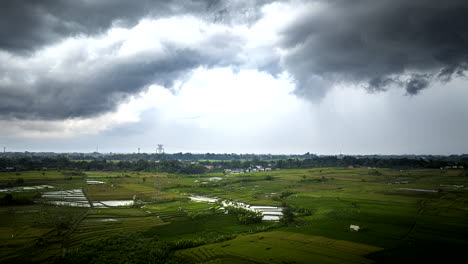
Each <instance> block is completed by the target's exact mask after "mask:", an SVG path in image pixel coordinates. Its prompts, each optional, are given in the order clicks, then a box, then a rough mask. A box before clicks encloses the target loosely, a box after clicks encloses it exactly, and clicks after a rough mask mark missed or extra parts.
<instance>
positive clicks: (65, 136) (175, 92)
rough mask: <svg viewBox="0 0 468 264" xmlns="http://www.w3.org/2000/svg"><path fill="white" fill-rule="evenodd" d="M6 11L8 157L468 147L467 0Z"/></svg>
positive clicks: (4, 139)
mask: <svg viewBox="0 0 468 264" xmlns="http://www.w3.org/2000/svg"><path fill="white" fill-rule="evenodd" d="M0 6H1V8H0V147H6V149H7V151H18V152H24V151H30V152H86V153H89V152H93V151H95V150H96V146H99V152H102V153H109V152H116V153H125V152H126V153H134V152H137V149H138V148H140V149H141V152H146V153H154V152H155V150H156V147H157V144H164V148H165V150H166V152H168V153H177V152H194V153H207V152H210V153H271V154H290V153H291V154H292V153H296V154H302V153H306V152H310V153H315V154H340V153H343V154H363V155H365V154H384V155H386V154H395V155H399V154H434V155H437V154H441V155H450V154H463V153H467V152H468V140H467V139H466V135H468V79H467V77H466V73H467V69H468V15H467V14H468V2H467V1H462V0H452V1H449V2H444V1H436V0H430V1H423V0H415V1H404V0H382V1H372V0H359V1H345V0H338V1H332V2H330V1H321V0H312V1H305V0H277V1H275V0H256V1H247V0H234V1H228V0H216V1H215V0H187V1H137V2H135V1H124V0H114V1H111V0H105V1H98V2H97V1H86V0H74V1H72V0H67V1H58V0H47V1H27V0H24V1H4V2H2V3H1V4H0ZM2 150H3V149H2Z"/></svg>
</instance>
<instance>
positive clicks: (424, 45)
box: [281, 0, 468, 100]
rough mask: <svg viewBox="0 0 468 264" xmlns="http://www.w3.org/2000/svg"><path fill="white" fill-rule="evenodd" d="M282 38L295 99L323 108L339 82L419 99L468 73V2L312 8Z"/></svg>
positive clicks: (340, 2) (340, 1)
mask: <svg viewBox="0 0 468 264" xmlns="http://www.w3.org/2000/svg"><path fill="white" fill-rule="evenodd" d="M304 3H307V8H306V9H305V10H306V11H305V12H302V14H301V15H300V16H298V17H297V18H296V19H295V20H294V21H293V22H292V23H291V24H289V25H288V26H287V27H286V28H285V29H283V30H282V33H281V36H282V41H281V47H282V48H283V49H284V50H285V51H286V55H285V56H284V58H283V66H284V68H285V69H287V70H288V71H289V72H290V73H291V74H292V75H293V77H294V79H295V81H296V84H297V88H296V94H298V95H299V96H306V97H308V98H309V99H313V100H317V99H320V98H321V97H323V95H324V94H325V93H326V92H327V90H328V89H329V88H330V86H331V85H332V84H334V83H337V82H345V83H350V82H351V83H358V84H361V85H363V86H365V87H366V88H367V89H369V90H370V91H382V90H386V89H388V88H389V87H391V86H392V85H396V86H402V87H404V88H405V89H406V91H407V94H410V95H414V94H417V93H419V92H420V91H421V90H422V89H424V88H426V87H428V86H429V85H430V84H431V81H447V80H450V79H451V78H453V77H454V76H461V75H463V74H464V72H465V71H466V69H467V66H468V2H467V1H463V0H453V1H438V0H414V1H406V0H381V1H373V0H357V1H346V0H336V1H313V2H311V1H309V2H304Z"/></svg>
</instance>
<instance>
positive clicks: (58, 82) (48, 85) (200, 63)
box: [0, 18, 243, 120]
mask: <svg viewBox="0 0 468 264" xmlns="http://www.w3.org/2000/svg"><path fill="white" fill-rule="evenodd" d="M192 21H196V20H195V19H194V18H192V19H189V21H188V22H189V23H190V22H192ZM167 23H170V22H166V23H165V24H167ZM150 24H151V23H150ZM153 24H154V23H153ZM150 26H153V25H152V24H151V25H150ZM155 26H156V27H158V26H161V25H155ZM197 37H198V38H200V39H198V40H196V41H194V42H192V43H188V44H186V43H178V42H177V41H175V40H173V41H171V40H160V39H156V40H152V41H154V43H153V44H154V45H155V47H150V48H146V47H143V48H142V50H135V49H134V48H132V47H130V48H126V46H125V45H127V44H128V45H138V44H139V43H138V41H135V42H136V43H130V44H129V43H127V42H125V41H123V42H122V41H120V40H116V41H113V42H111V43H106V44H105V45H104V46H103V47H100V48H95V47H94V48H93V47H91V46H92V45H93V44H94V43H93V41H92V40H83V39H74V40H70V41H69V43H63V44H61V45H62V46H63V47H56V48H52V49H50V50H48V51H45V52H43V53H38V54H36V55H35V56H33V57H28V58H24V57H21V56H13V55H8V54H3V55H2V56H0V61H3V62H8V61H9V62H10V63H9V64H8V63H2V66H0V117H1V118H3V119H15V118H16V119H29V120H34V119H43V120H59V119H67V118H74V117H92V116H96V115H99V114H103V113H106V112H109V111H113V110H115V108H116V107H117V106H118V105H119V104H120V103H122V102H124V101H125V100H126V99H127V98H129V97H130V96H132V95H136V94H138V93H140V92H142V91H143V90H144V89H146V88H147V87H148V86H150V85H160V86H163V87H166V88H172V87H173V86H174V82H175V81H176V80H183V79H184V78H185V77H187V76H189V75H190V72H191V71H192V70H194V69H196V68H198V67H206V68H210V67H214V66H219V67H223V66H226V65H230V64H236V63H239V62H238V61H237V60H240V59H239V58H238V57H237V56H236V53H238V51H239V50H240V49H241V45H242V43H243V42H242V39H238V37H237V36H235V35H232V34H231V33H229V32H205V33H200V34H199V35H198V36H197ZM213 39H215V40H216V41H213ZM87 41H91V43H87ZM101 45H102V44H101ZM55 52H60V54H59V55H56V54H55ZM128 52H130V53H129V54H127V53H128Z"/></svg>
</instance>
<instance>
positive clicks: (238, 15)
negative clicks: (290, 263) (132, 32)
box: [0, 0, 271, 55]
mask: <svg viewBox="0 0 468 264" xmlns="http://www.w3.org/2000/svg"><path fill="white" fill-rule="evenodd" d="M268 2H271V1H267V0H258V1H246V0H245V1H244V0H240V1H228V0H183V1H176V0H158V1H150V0H138V1H127V0H102V1H88V0H43V1H42V0H41V1H34V0H7V1H2V3H1V8H0V50H6V51H9V52H14V53H18V54H23V55H30V54H32V52H34V51H36V50H38V49H40V48H42V47H44V46H46V45H49V44H53V43H56V42H58V41H60V40H61V39H63V38H66V37H73V36H77V35H95V34H101V33H104V32H105V31H107V30H108V29H109V28H111V27H113V26H126V27H132V26H134V25H136V24H137V23H138V22H139V21H140V20H141V19H142V18H165V17H170V16H174V15H193V16H197V17H200V18H203V19H206V20H207V21H211V22H219V23H236V22H247V23H249V22H252V21H254V20H255V19H258V17H259V8H260V7H261V6H262V5H264V4H265V3H268Z"/></svg>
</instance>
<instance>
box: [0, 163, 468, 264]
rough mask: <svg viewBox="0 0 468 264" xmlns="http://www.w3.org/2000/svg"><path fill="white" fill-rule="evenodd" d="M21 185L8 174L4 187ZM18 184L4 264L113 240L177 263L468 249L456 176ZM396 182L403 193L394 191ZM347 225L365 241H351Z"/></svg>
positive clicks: (359, 258) (463, 181)
mask: <svg viewBox="0 0 468 264" xmlns="http://www.w3.org/2000/svg"><path fill="white" fill-rule="evenodd" d="M66 173H68V172H66ZM17 176H18V175H15V174H7V176H6V177H7V178H8V179H7V180H5V179H4V181H3V182H5V183H7V182H10V183H11V182H12V181H15V178H14V177H17ZM19 176H23V177H24V178H23V180H24V183H23V184H22V185H18V186H14V185H13V186H6V185H5V186H4V187H2V188H1V189H0V200H1V202H2V205H1V207H0V209H1V210H0V214H1V215H0V247H2V250H1V253H0V261H3V260H7V259H15V257H18V256H30V257H31V258H32V259H34V260H35V261H37V262H43V263H47V262H48V261H49V260H50V261H51V259H52V258H53V256H59V255H61V254H62V253H63V251H65V252H68V251H70V252H76V250H79V249H81V248H82V247H83V245H85V243H92V242H93V241H99V239H106V238H109V239H111V240H112V238H113V236H115V235H116V234H140V235H141V236H142V237H144V239H147V238H154V239H156V238H157V239H159V240H158V241H165V243H166V242H167V243H174V244H171V245H173V246H174V245H178V246H177V247H176V246H174V248H173V252H172V253H171V254H174V256H175V257H176V259H177V260H179V261H180V263H205V262H206V263H223V262H224V261H226V262H227V263H245V262H247V263H248V262H249V261H251V262H257V263H271V262H278V263H280V262H281V261H285V262H287V261H288V260H289V261H295V262H296V263H310V262H308V261H311V260H314V261H315V262H317V263H372V262H373V261H378V260H379V259H381V258H382V257H381V255H379V254H384V255H385V256H386V257H387V256H388V254H390V255H391V256H393V255H392V254H396V253H393V252H396V251H397V250H398V252H408V248H409V247H410V246H409V245H410V244H411V247H413V246H414V245H416V246H419V245H421V246H422V245H424V246H426V247H427V248H430V249H432V250H431V251H434V252H435V250H434V248H437V247H439V248H444V247H445V245H450V246H452V247H453V248H458V247H466V246H467V242H466V239H465V238H466V237H468V228H466V221H467V220H468V207H467V204H468V194H467V190H466V187H465V186H468V180H467V178H466V177H464V175H463V174H462V173H461V172H460V173H457V172H454V171H451V172H450V174H448V173H447V174H443V175H441V173H440V171H438V170H433V171H431V170H411V171H397V170H390V169H379V175H376V174H375V173H374V170H372V173H369V170H368V169H367V168H356V169H344V168H320V169H297V170H280V171H271V172H259V173H255V174H251V175H250V174H243V175H242V174H239V175H222V174H219V173H218V174H215V173H213V174H206V175H178V174H167V173H165V174H160V173H149V172H102V173H101V172H86V173H85V176H83V175H82V174H79V175H74V174H72V175H71V176H68V175H67V174H63V172H51V171H47V172H45V175H43V174H42V172H21V175H19ZM48 177H49V178H48ZM67 177H72V178H71V179H69V178H67ZM401 179H404V181H405V182H406V181H407V183H405V185H404V186H402V185H396V182H401V181H402V180H401ZM33 180H34V181H38V182H40V183H41V184H31V183H32V182H33ZM389 182H391V183H392V184H389ZM10 185H11V184H10ZM400 187H401V188H400ZM403 187H404V188H403ZM229 206H233V207H237V208H243V209H245V210H248V211H251V212H258V213H260V214H261V216H262V217H261V220H260V221H259V222H255V223H249V224H245V223H242V222H240V220H239V217H238V216H236V215H231V214H225V213H226V210H225V208H226V207H229ZM350 225H357V226H359V227H360V231H359V232H350V231H349V228H350ZM142 239H143V238H142ZM144 239H143V240H144ZM138 241H142V240H141V239H140V240H138ZM182 245H184V246H182ZM392 250H393V251H392ZM39 252H48V253H47V254H42V253H39ZM291 252H292V253H291ZM405 254H410V253H405ZM34 256H41V257H34ZM213 261H214V262H213ZM243 261H244V262H243Z"/></svg>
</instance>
